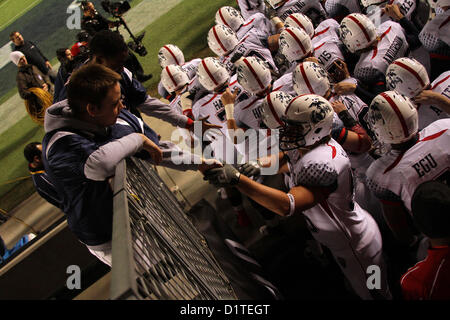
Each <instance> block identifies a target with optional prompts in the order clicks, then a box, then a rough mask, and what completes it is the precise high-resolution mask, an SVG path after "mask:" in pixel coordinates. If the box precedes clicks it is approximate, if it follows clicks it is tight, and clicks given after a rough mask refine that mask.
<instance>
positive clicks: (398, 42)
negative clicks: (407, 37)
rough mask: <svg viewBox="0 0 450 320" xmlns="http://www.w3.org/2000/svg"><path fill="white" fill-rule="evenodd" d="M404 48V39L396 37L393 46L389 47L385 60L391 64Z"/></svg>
mask: <svg viewBox="0 0 450 320" xmlns="http://www.w3.org/2000/svg"><path fill="white" fill-rule="evenodd" d="M402 47H403V39H402V38H400V37H399V36H396V37H395V39H394V41H392V44H391V46H390V47H389V49H388V51H387V52H386V54H385V55H384V57H383V59H384V60H385V61H386V62H387V63H389V64H391V63H392V62H393V61H394V60H395V59H396V57H397V54H398V52H399V51H400V49H401V48H402Z"/></svg>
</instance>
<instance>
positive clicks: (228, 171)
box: [203, 164, 241, 188]
mask: <svg viewBox="0 0 450 320" xmlns="http://www.w3.org/2000/svg"><path fill="white" fill-rule="evenodd" d="M204 175H205V176H204V177H203V180H207V181H209V183H211V184H213V185H215V186H216V187H218V188H221V187H227V186H234V185H237V184H238V183H239V179H240V177H241V174H240V172H239V171H238V170H237V169H236V168H234V167H233V166H232V165H229V164H225V165H224V166H223V167H221V168H214V169H210V170H207V171H206V172H205V173H204Z"/></svg>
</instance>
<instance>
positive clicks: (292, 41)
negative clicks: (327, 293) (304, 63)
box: [279, 27, 313, 62]
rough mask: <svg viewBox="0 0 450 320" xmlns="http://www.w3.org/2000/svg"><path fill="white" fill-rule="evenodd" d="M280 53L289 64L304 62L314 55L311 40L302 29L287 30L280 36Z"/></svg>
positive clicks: (292, 28)
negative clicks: (304, 59) (311, 54)
mask: <svg viewBox="0 0 450 320" xmlns="http://www.w3.org/2000/svg"><path fill="white" fill-rule="evenodd" d="M279 44H280V52H281V53H282V54H283V55H284V56H285V57H286V59H287V60H289V62H295V61H298V60H302V59H303V58H305V57H306V56H307V55H309V54H310V53H312V51H313V46H312V43H311V38H310V37H309V36H308V34H307V33H306V31H305V30H303V29H300V28H295V27H291V28H286V29H284V30H283V31H282V32H281V34H280V40H279Z"/></svg>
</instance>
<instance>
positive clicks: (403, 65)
mask: <svg viewBox="0 0 450 320" xmlns="http://www.w3.org/2000/svg"><path fill="white" fill-rule="evenodd" d="M394 64H395V65H397V66H399V67H402V68H403V69H406V70H408V71H409V72H410V73H412V75H413V76H414V77H416V79H417V80H418V81H419V82H420V85H421V86H422V87H425V86H426V84H425V83H424V82H423V80H422V78H421V77H420V75H419V74H418V73H417V72H416V70H414V69H413V68H411V67H410V66H408V65H406V64H404V63H402V62H400V61H394Z"/></svg>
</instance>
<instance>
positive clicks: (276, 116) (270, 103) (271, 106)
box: [267, 94, 284, 126]
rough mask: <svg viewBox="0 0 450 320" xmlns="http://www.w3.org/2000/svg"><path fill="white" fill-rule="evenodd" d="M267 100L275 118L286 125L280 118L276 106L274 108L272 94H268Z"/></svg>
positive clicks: (280, 123)
mask: <svg viewBox="0 0 450 320" xmlns="http://www.w3.org/2000/svg"><path fill="white" fill-rule="evenodd" d="M267 102H268V104H269V108H270V111H271V112H272V114H273V116H274V118H275V120H276V121H277V122H278V124H279V125H280V126H284V124H283V122H282V121H281V120H280V118H279V117H278V114H277V112H276V111H275V108H274V106H273V103H272V99H271V98H270V94H269V95H268V96H267Z"/></svg>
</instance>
